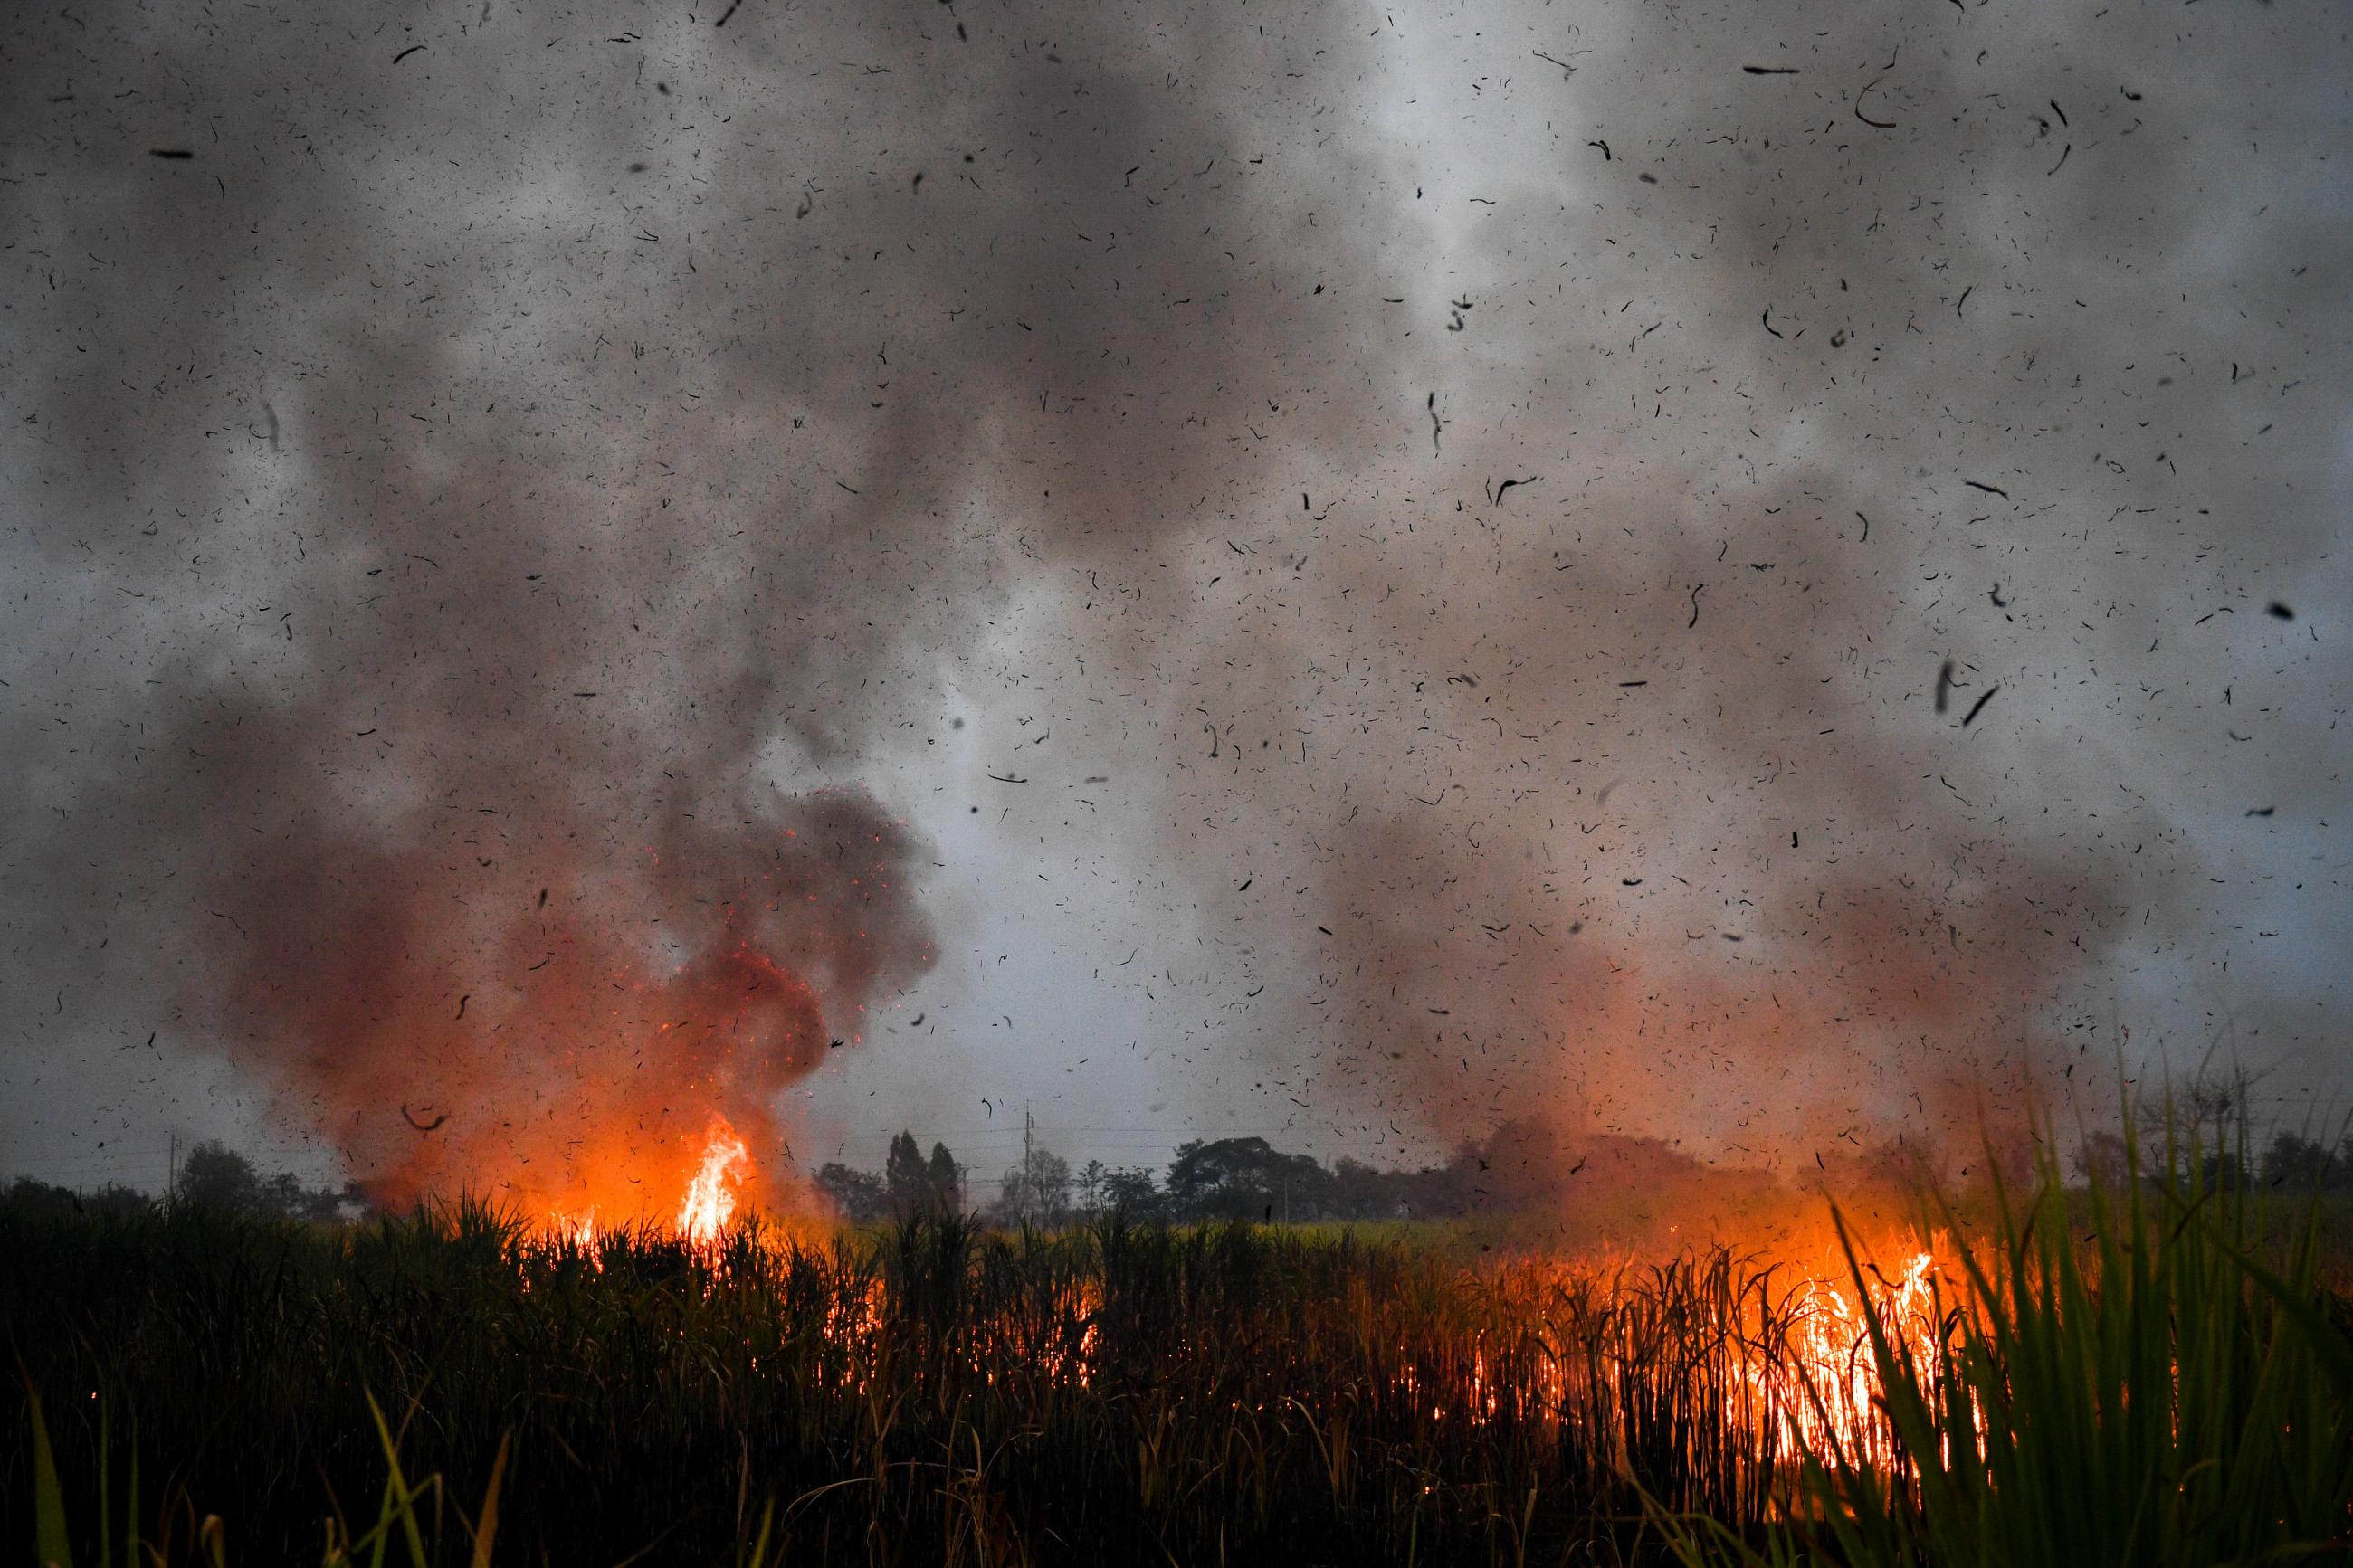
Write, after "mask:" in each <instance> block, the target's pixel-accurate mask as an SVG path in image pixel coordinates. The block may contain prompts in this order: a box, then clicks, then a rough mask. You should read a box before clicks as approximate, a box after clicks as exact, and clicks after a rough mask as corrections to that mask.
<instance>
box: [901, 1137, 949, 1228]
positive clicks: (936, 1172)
mask: <svg viewBox="0 0 2353 1568" xmlns="http://www.w3.org/2000/svg"><path fill="white" fill-rule="evenodd" d="M882 1198H883V1205H884V1206H885V1208H887V1209H888V1211H889V1212H890V1214H891V1216H892V1218H894V1219H910V1218H913V1216H915V1215H923V1214H955V1213H960V1212H961V1211H962V1210H963V1208H964V1167H963V1166H962V1165H959V1164H957V1163H956V1161H955V1155H953V1154H951V1153H949V1152H948V1146H947V1145H946V1144H944V1143H934V1144H933V1145H932V1154H931V1158H930V1159H928V1160H927V1159H925V1158H924V1157H923V1150H922V1149H921V1148H920V1147H919V1146H918V1145H917V1144H916V1142H915V1135H914V1134H913V1133H912V1132H908V1131H903V1130H902V1131H901V1132H900V1134H899V1135H898V1136H897V1137H896V1138H893V1139H892V1140H891V1152H890V1153H889V1154H888V1155H887V1156H885V1158H884V1160H883V1162H882Z"/></svg>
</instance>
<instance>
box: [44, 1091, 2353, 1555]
mask: <svg viewBox="0 0 2353 1568" xmlns="http://www.w3.org/2000/svg"><path fill="white" fill-rule="evenodd" d="M744 1158H745V1156H744V1146H743V1143H742V1141H741V1140H740V1139H738V1138H736V1137H735V1136H734V1135H733V1133H732V1131H727V1130H725V1129H723V1128H715V1129H714V1130H713V1131H712V1139H711V1142H710V1143H709V1144H708V1146H707V1147H706V1150H705V1152H704V1153H703V1156H702V1161H701V1163H700V1165H699V1167H698V1169H697V1170H696V1172H695V1173H694V1175H693V1176H692V1178H691V1181H690V1183H689V1184H688V1187H687V1191H686V1194H685V1196H684V1198H683V1199H682V1201H681V1206H680V1208H679V1209H678V1211H677V1213H676V1214H675V1215H673V1216H671V1217H670V1219H669V1220H667V1221H664V1222H653V1221H646V1222H639V1223H636V1224H631V1225H625V1226H605V1227H597V1226H593V1225H588V1224H585V1223H584V1224H580V1225H578V1226H574V1225H571V1224H569V1223H565V1222H560V1221H556V1220H554V1219H550V1218H541V1219H533V1218H530V1217H527V1216H523V1215H517V1214H515V1213H513V1212H512V1211H509V1212H506V1213H501V1212H499V1211H495V1210H492V1209H490V1208H488V1207H485V1206H483V1205H478V1204H461V1205H454V1206H441V1207H433V1208H427V1209H424V1210H421V1211H418V1212H417V1213H416V1214H415V1215H412V1216H410V1217H407V1218H385V1219H383V1220H380V1221H376V1222H375V1223H371V1224H358V1225H354V1224H348V1223H346V1224H320V1223H317V1222H311V1223H303V1222H297V1221H289V1220H279V1221H270V1220H266V1219H258V1218H252V1217H238V1216H237V1215H232V1214H229V1213H227V1212H224V1211H221V1210H218V1209H207V1208H205V1207H202V1206H198V1205H184V1206H182V1207H180V1208H178V1209H176V1210H157V1209H146V1210H139V1211H133V1212H123V1211H121V1209H119V1208H118V1211H117V1212H115V1213H112V1214H111V1215H98V1214H93V1213H83V1212H78V1210H77V1207H76V1206H75V1205H69V1204H68V1203H65V1202H51V1203H48V1204H47V1205H43V1204H41V1203H39V1202H37V1199H36V1195H35V1194H28V1193H26V1192H25V1191H23V1190H21V1189H20V1191H19V1192H18V1193H17V1194H16V1197H15V1199H14V1200H13V1201H11V1202H8V1203H6V1204H0V1246H5V1247H6V1248H7V1250H8V1255H9V1256H10V1257H11V1258H16V1259H17V1260H19V1261H20V1263H21V1264H22V1267H20V1268H16V1269H14V1270H12V1271H11V1272H10V1273H9V1274H8V1276H7V1279H6V1283H5V1285H0V1307H5V1310H6V1313H7V1321H9V1322H10V1323H11V1324H12V1325H14V1328H13V1330H12V1332H13V1333H14V1334H15V1336H16V1354H17V1356H18V1358H19V1367H20V1371H21V1373H22V1374H23V1376H24V1377H25V1379H26V1392H27V1405H26V1412H25V1417H24V1419H25V1423H26V1426H25V1428H24V1430H25V1432H26V1434H27V1435H28V1436H29V1439H30V1441H29V1446H28V1447H20V1450H19V1463H18V1464H17V1465H16V1467H15V1468H13V1469H12V1471H11V1473H10V1479H9V1485H8V1489H7V1492H6V1494H5V1495H6V1496H8V1497H9V1498H11V1499H12V1500H13V1503H12V1511H13V1512H15V1514H16V1517H18V1518H20V1519H26V1520H30V1521H34V1522H35V1525H36V1537H37V1561H41V1562H45V1563H66V1562H69V1561H75V1560H76V1559H75V1558H73V1556H72V1555H71V1552H72V1551H73V1549H74V1548H75V1547H76V1546H77V1545H78V1546H79V1550H80V1551H81V1552H83V1553H85V1555H86V1556H87V1554H89V1553H90V1552H91V1551H92V1548H93V1547H95V1548H96V1552H97V1555H96V1556H95V1557H91V1558H90V1559H89V1560H92V1561H98V1562H101V1563H106V1562H112V1561H114V1556H113V1553H114V1552H115V1551H116V1550H117V1549H118V1547H119V1549H120V1550H121V1551H123V1552H128V1553H130V1554H131V1555H132V1557H133V1558H134V1559H135V1560H136V1561H138V1562H141V1563H149V1562H153V1563H181V1562H189V1563H196V1562H205V1563H217V1562H227V1561H236V1562H309V1561H311V1560H313V1559H314V1558H315V1559H317V1560H318V1561H321V1562H322V1563H361V1562H366V1563H381V1562H383V1561H385V1560H386V1557H387V1556H388V1557H389V1560H391V1561H393V1562H395V1563H414V1564H425V1563H459V1562H470V1563H478V1564H479V1563H490V1562H503V1561H548V1562H605V1561H608V1560H610V1561H650V1560H660V1561H668V1562H682V1563H738V1564H768V1563H776V1564H786V1563H862V1564H878V1563H959V1564H962V1563H972V1564H980V1563H998V1564H1002V1563H1039V1564H1047V1563H1104V1562H1135V1563H1144V1562H1175V1563H1206V1562H1231V1563H1375V1562H1381V1563H1512V1564H1525V1563H1646V1562H1683V1563H1740V1562H1782V1561H1793V1560H1803V1561H1818V1562H1824V1563H1853V1564H1873V1563H1914V1562H1939V1563H1942V1562H1950V1563H1962V1562H1978V1561H1987V1560H1991V1561H1999V1562H2005V1563H2030V1562H2040V1563H2081V1562H2101V1563H2107V1562H2145V1563H2185V1564H2187V1563H2239V1562H2257V1561H2279V1560H2287V1559H2294V1558H2298V1557H2311V1556H2314V1555H2319V1556H2329V1555H2334V1554H2336V1553H2337V1552H2341V1551H2342V1550H2343V1549H2344V1547H2345V1543H2346V1542H2347V1541H2348V1530H2353V1337H2348V1331H2347V1328H2348V1323H2353V1298H2348V1295H2347V1294H2346V1293H2345V1289H2344V1280H2345V1278H2346V1275H2345V1265H2346V1262H2347V1258H2346V1256H2345V1253H2344V1251H2343V1248H2342V1226H2343V1222H2344V1217H2345V1215H2344V1212H2343V1211H2344V1200H2343V1199H2342V1198H2341V1197H2337V1198H2329V1197H2327V1196H2326V1195H2324V1194H2317V1193H2315V1194H2306V1195H2304V1196H2303V1197H2301V1198H2281V1197H2279V1196H2277V1195H2274V1194H2266V1193H2263V1192H2261V1191H2260V1190H2258V1189H2256V1188H2254V1187H2253V1185H2252V1184H2247V1183H2243V1182H2234V1183H2232V1184H2227V1185H2223V1186H2219V1187H2218V1186H2211V1185H2207V1184H2204V1183H2203V1182H2202V1181H2201V1178H2200V1175H2199V1172H2200V1171H2201V1170H2207V1171H2211V1170H2214V1169H2218V1168H2221V1167H2218V1166H2216V1165H2215V1164H2214V1163H2213V1162H2212V1161H2211V1160H2204V1159H2200V1157H2199V1154H2198V1151H2197V1150H2196V1149H2194V1148H2190V1149H2187V1150H2183V1149H2175V1150H2172V1151H2170V1152H2169V1155H2168V1158H2166V1159H2164V1160H2161V1161H2159V1162H2158V1163H2155V1164H2154V1165H2153V1167H2152V1169H2151V1170H2150V1171H2148V1172H2147V1173H2144V1172H2143V1171H2142V1170H2141V1168H2140V1157H2139V1155H2138V1153H2137V1151H2134V1150H2131V1149H2129V1148H2127V1150H2126V1153H2125V1161H2126V1163H2125V1165H2124V1167H2123V1169H2122V1171H2121V1175H2122V1177H2123V1180H2122V1181H2121V1182H2117V1183H2113V1184H2112V1182H2111V1180H2110V1177H2111V1176H2114V1175H2116V1174H2118V1173H2106V1174H2099V1173H2094V1175H2093V1177H2092V1178H2091V1179H2090V1180H2089V1181H2088V1182H2087V1183H2078V1184H2074V1185H2073V1186H2070V1185H2068V1184H2063V1183H2062V1182H2061V1181H2060V1180H2059V1179H2058V1173H2057V1172H2056V1171H2055V1169H2052V1168H2051V1167H2048V1166H2045V1167H2044V1168H2043V1169H2042V1170H2041V1171H2040V1172H2038V1173H2035V1174H2034V1176H2033V1177H2032V1178H2031V1180H2030V1182H2029V1184H2028V1185H2027V1186H2026V1187H2025V1188H2023V1189H2021V1190H2012V1189H2009V1188H2005V1187H2002V1186H2000V1185H1999V1184H1996V1185H1995V1186H1992V1187H1980V1188H1979V1189H1978V1190H1976V1191H1975V1192H1973V1193H1971V1194H1968V1195H1967V1196H1965V1197H1963V1198H1961V1199H1958V1200H1956V1201H1951V1202H1946V1203H1942V1204H1937V1203H1934V1202H1924V1204H1923V1205H1922V1206H1921V1207H1920V1208H1919V1210H1918V1211H1917V1213H1916V1223H1915V1226H1910V1227H1906V1226H1895V1227H1891V1228H1889V1229H1888V1230H1887V1231H1886V1232H1885V1234H1884V1235H1883V1236H1881V1237H1871V1236H1869V1235H1867V1234H1862V1233H1861V1232H1859V1231H1852V1230H1850V1229H1849V1228H1848V1227H1847V1226H1846V1224H1845V1222H1844V1221H1843V1219H1842V1218H1841V1219H1840V1220H1839V1221H1838V1222H1837V1223H1836V1237H1837V1239H1836V1244H1835V1245H1836V1246H1837V1247H1838V1255H1837V1257H1836V1258H1835V1259H1827V1260H1822V1261H1820V1263H1819V1264H1812V1263H1809V1262H1805V1261H1798V1260H1794V1259H1793V1258H1789V1257H1781V1258H1776V1257H1774V1256H1770V1255H1768V1254H1762V1253H1758V1252H1755V1251H1740V1250H1736V1249H1734V1248H1733V1247H1728V1246H1725V1245H1722V1244H1705V1243H1698V1242H1691V1243H1686V1244H1685V1245H1684V1246H1683V1247H1681V1248H1680V1249H1678V1250H1673V1251H1668V1252H1662V1253H1653V1254H1651V1255H1649V1256H1642V1255H1637V1254H1633V1253H1630V1252H1626V1251H1622V1250H1608V1249H1601V1250H1590V1249H1589V1250H1585V1251H1581V1252H1575V1253H1572V1252H1567V1251H1562V1250H1557V1249H1540V1248H1532V1247H1525V1246H1521V1247H1514V1246H1511V1245H1504V1246H1501V1247H1498V1246H1497V1244H1496V1242H1495V1241H1494V1240H1493V1239H1490V1240H1484V1241H1482V1240H1480V1239H1479V1237H1482V1235H1483V1236H1486V1237H1495V1236H1496V1234H1497V1233H1495V1232H1494V1231H1493V1229H1492V1228H1488V1229H1482V1228H1481V1227H1477V1226H1465V1225H1464V1224H1462V1223H1461V1222H1457V1223H1456V1224H1455V1225H1454V1226H1446V1225H1423V1226H1400V1225H1396V1224H1390V1225H1374V1226H1365V1227H1352V1226H1281V1225H1277V1226H1257V1225H1251V1224H1249V1223H1247V1222H1243V1221H1230V1222H1227V1223H1225V1224H1223V1225H1191V1226H1171V1225H1170V1224H1169V1223H1168V1222H1167V1221H1166V1220H1158V1221H1154V1222H1148V1223H1138V1222H1136V1221H1135V1220H1134V1218H1133V1217H1132V1216H1131V1215H1128V1214H1127V1213H1126V1212H1124V1210H1120V1209H1113V1210H1109V1211H1105V1212H1101V1213H1098V1214H1097V1215H1094V1216H1093V1217H1092V1219H1090V1220H1086V1221H1083V1222H1072V1223H1069V1224H1066V1225H1064V1226H1061V1227H1060V1228H1055V1229H1050V1230H1040V1229H1037V1228H1033V1227H1030V1226H1021V1227H1019V1228H1016V1229H1007V1228H1004V1227H1001V1226H987V1225H985V1224H979V1223H976V1222H974V1221H972V1220H970V1219H967V1218H965V1217H964V1216H962V1215H960V1214H958V1213H956V1212H955V1211H954V1210H953V1209H951V1208H947V1207H944V1206H938V1207H932V1208H929V1209H928V1210H926V1209H917V1210H915V1211H913V1212H910V1213H908V1214H906V1215H903V1216H902V1217H901V1218H900V1219H898V1220H896V1221H894V1222H886V1223H884V1224H882V1225H881V1226H871V1227H867V1228H863V1229H842V1228H838V1227H835V1226H828V1225H822V1224H814V1223H811V1222H807V1221H800V1222H797V1223H794V1224H790V1225H777V1224H775V1223H771V1222H768V1221H766V1220H765V1219H764V1218H763V1217H762V1216H760V1215H757V1214H755V1213H753V1212H750V1211H748V1210H742V1209H738V1208H736V1207H735V1206H734V1205H735V1201H736V1200H735V1187H736V1185H737V1184H738V1183H740V1182H742V1181H744V1180H745V1179H746V1178H747V1176H748V1174H749V1173H748V1172H746V1171H745V1170H744ZM2325 1227H2333V1228H2334V1230H2335V1233H2336V1236H2337V1241H2336V1243H2335V1245H2334V1246H2331V1245H2330V1244H2329V1243H2328V1240H2327V1236H2328V1230H2327V1229H2326V1228H2325ZM1800 1249H1801V1248H1800V1244H1797V1243H1794V1242H1793V1243H1791V1244H1788V1245H1787V1246H1785V1247H1783V1248H1782V1250H1783V1251H1784V1252H1785V1253H1794V1252H1796V1251H1798V1250H1800ZM35 1391H38V1392H37V1393H36V1392H35ZM110 1542H113V1543H118V1544H117V1545H110V1544H109V1543H110ZM617 1548H618V1550H617Z"/></svg>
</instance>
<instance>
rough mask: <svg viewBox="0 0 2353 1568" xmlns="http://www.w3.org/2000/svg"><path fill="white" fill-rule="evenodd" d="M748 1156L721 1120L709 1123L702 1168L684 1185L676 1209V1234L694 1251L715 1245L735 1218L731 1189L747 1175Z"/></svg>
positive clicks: (749, 1162) (748, 1153) (733, 1196)
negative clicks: (691, 1246)
mask: <svg viewBox="0 0 2353 1568" xmlns="http://www.w3.org/2000/svg"><path fill="white" fill-rule="evenodd" d="M751 1165H752V1152H751V1151H750V1150H749V1149H747V1148H745V1147H744V1140H743V1139H741V1138H739V1137H737V1136H736V1134H735V1129H734V1128H733V1127H731V1126H729V1125H728V1123H727V1119H726V1118H725V1117H723V1116H713V1117H712V1119H711V1136H710V1139H709V1141H708V1142H706V1143H704V1145H703V1149H702V1169H701V1170H699V1171H697V1172H696V1173H695V1175H694V1180H693V1181H691V1182H690V1183H688V1184H687V1188H686V1200H685V1201H684V1202H683V1203H681V1204H680V1205H679V1207H678V1234H679V1235H680V1236H681V1237H684V1238H685V1239H686V1240H687V1241H688V1242H689V1243H691V1245H693V1246H695V1247H714V1246H716V1245H717V1244H718V1242H719V1238H720V1237H721V1236H722V1235H723V1233H724V1232H725V1231H726V1229H727V1226H728V1222H729V1221H731V1220H733V1218H734V1217H735V1187H736V1185H737V1184H739V1183H740V1182H742V1181H743V1180H744V1176H745V1175H746V1174H747V1173H749V1172H750V1170H751Z"/></svg>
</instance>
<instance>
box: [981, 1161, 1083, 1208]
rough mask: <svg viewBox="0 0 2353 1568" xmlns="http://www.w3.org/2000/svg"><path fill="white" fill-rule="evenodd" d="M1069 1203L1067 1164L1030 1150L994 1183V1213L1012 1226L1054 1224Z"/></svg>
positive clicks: (1069, 1186) (1068, 1168)
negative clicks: (995, 1204) (995, 1210)
mask: <svg viewBox="0 0 2353 1568" xmlns="http://www.w3.org/2000/svg"><path fill="white" fill-rule="evenodd" d="M1070 1205H1071V1163H1070V1162H1069V1161H1068V1160H1065V1159H1063V1158H1062V1157H1061V1156H1060V1154H1057V1153H1055V1152H1053V1151H1052V1150H1051V1149H1031V1150H1029V1152H1027V1153H1025V1154H1023V1155H1022V1157H1021V1163H1019V1164H1018V1165H1015V1166H1014V1167H1013V1168H1012V1169H1011V1170H1009V1171H1008V1172H1006V1173H1005V1175H1004V1176H1003V1178H1002V1179H1001V1180H1000V1181H999V1182H998V1183H997V1213H998V1215H1000V1216H1001V1217H1002V1218H1004V1219H1005V1220H1006V1221H1008V1223H1011V1224H1014V1225H1057V1224H1060V1221H1061V1219H1062V1215H1063V1214H1064V1212H1065V1211H1066V1210H1067V1209H1069V1207H1070Z"/></svg>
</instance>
